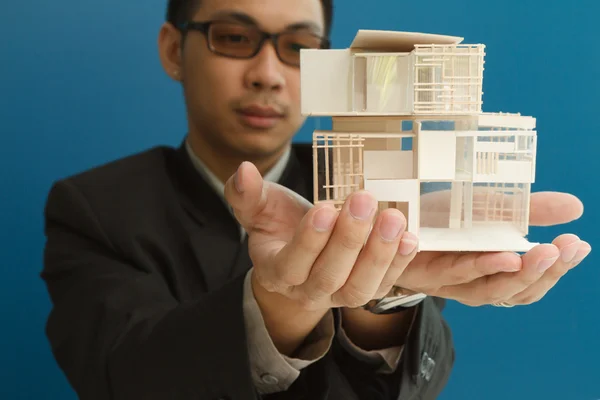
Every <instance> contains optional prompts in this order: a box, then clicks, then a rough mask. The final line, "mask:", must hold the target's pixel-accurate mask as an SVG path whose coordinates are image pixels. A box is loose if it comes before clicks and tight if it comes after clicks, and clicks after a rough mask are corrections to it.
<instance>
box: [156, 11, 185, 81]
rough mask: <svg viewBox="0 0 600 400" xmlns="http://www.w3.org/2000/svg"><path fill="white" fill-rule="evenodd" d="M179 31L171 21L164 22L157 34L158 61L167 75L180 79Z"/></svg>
mask: <svg viewBox="0 0 600 400" xmlns="http://www.w3.org/2000/svg"><path fill="white" fill-rule="evenodd" d="M181 39H182V37H181V32H180V31H179V30H178V29H177V28H175V27H174V26H173V25H172V24H171V23H168V22H166V23H164V24H163V26H162V27H161V28H160V32H159V34H158V52H159V56H160V62H161V64H162V66H163V68H164V70H165V72H166V73H167V75H168V76H170V77H171V78H173V79H174V80H176V81H181V79H182V65H183V64H182V57H181Z"/></svg>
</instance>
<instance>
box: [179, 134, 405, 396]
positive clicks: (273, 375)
mask: <svg viewBox="0 0 600 400" xmlns="http://www.w3.org/2000/svg"><path fill="white" fill-rule="evenodd" d="M186 148H187V151H188V154H189V155H190V158H191V160H192V163H193V164H194V166H195V167H196V169H197V170H198V172H199V173H200V174H201V175H202V176H203V177H204V179H205V180H206V181H207V182H208V183H209V184H210V185H211V187H212V188H213V189H214V190H215V191H216V192H217V194H218V195H219V196H220V197H221V199H222V200H223V202H224V203H225V204H226V205H227V207H228V208H229V210H230V212H232V210H231V207H230V206H229V205H228V203H227V201H226V200H225V196H224V183H223V182H221V181H220V180H219V179H218V178H217V177H216V176H215V175H214V174H213V173H212V172H211V171H210V170H209V169H208V168H207V167H206V165H205V164H204V163H203V162H202V161H201V160H200V159H199V158H198V157H197V156H196V155H195V154H194V152H193V151H192V149H191V147H190V146H189V144H188V143H187V141H186ZM290 154H291V147H288V149H287V150H286V152H285V154H284V155H283V156H282V157H281V158H280V159H279V161H278V162H277V164H276V165H275V166H274V167H273V168H271V170H269V171H268V172H267V173H266V174H265V176H264V177H263V179H264V180H266V181H271V182H277V181H278V180H279V179H280V178H281V175H282V174H283V171H284V169H285V167H286V165H287V162H288V160H289V157H290ZM232 214H233V212H232ZM245 235H246V232H245V231H244V230H243V228H241V231H240V239H241V240H243V239H244V237H245ZM251 273H252V268H251V269H250V270H249V271H248V273H247V274H246V279H245V281H244V293H243V298H244V305H243V307H244V319H245V325H246V331H247V337H248V352H249V358H250V365H251V369H252V378H253V381H254V385H255V386H256V388H257V390H258V391H259V392H260V393H261V394H268V393H274V392H281V391H285V390H287V389H288V388H289V387H290V386H291V385H292V384H293V383H294V381H295V380H296V379H297V378H298V376H299V375H300V371H301V370H302V369H303V368H306V367H307V366H309V365H310V364H312V363H314V362H316V361H318V360H319V359H321V358H322V357H323V356H325V354H327V352H328V351H329V349H330V347H331V343H332V341H333V339H334V337H335V336H336V335H337V339H338V340H339V341H340V343H341V344H342V346H344V348H345V349H346V350H347V351H349V352H350V353H351V354H353V355H354V356H355V357H357V358H358V359H360V360H364V361H366V362H371V363H383V364H382V367H380V369H379V372H380V373H392V372H394V371H395V370H396V368H397V366H398V364H399V361H400V357H401V355H402V347H401V346H398V347H392V348H388V349H382V350H376V351H366V350H363V349H361V348H359V347H358V346H356V345H355V344H354V343H352V341H351V340H350V339H349V338H348V336H347V335H346V334H345V332H344V329H343V328H342V327H341V325H340V326H338V327H337V330H336V327H335V326H334V318H333V311H330V312H328V313H327V314H326V315H325V317H323V319H322V320H321V321H320V322H319V324H318V325H317V326H316V327H315V329H314V330H313V331H312V332H311V333H310V335H309V336H308V337H307V338H306V340H305V341H304V342H303V344H302V347H301V348H299V349H298V351H297V352H296V357H294V358H291V357H288V356H286V355H283V354H281V353H279V351H278V350H277V348H276V347H275V345H274V344H273V341H272V340H271V337H270V336H269V333H268V331H267V329H266V327H265V323H264V320H263V317H262V314H261V311H260V308H259V307H258V304H257V303H256V300H255V299H254V295H253V293H252V286H251V284H250V276H251ZM339 320H341V318H339ZM336 331H337V333H336Z"/></svg>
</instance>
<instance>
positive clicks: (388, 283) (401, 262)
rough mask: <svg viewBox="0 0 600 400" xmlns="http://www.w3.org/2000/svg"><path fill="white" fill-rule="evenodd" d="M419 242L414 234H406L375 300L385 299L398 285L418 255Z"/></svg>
mask: <svg viewBox="0 0 600 400" xmlns="http://www.w3.org/2000/svg"><path fill="white" fill-rule="evenodd" d="M418 242H419V241H418V238H417V237H416V236H415V235H414V234H413V233H411V232H404V234H403V235H402V239H401V240H400V245H399V246H398V251H397V252H396V255H395V257H394V259H393V260H392V264H391V266H390V267H389V268H388V270H387V272H386V273H385V276H384V277H383V279H382V280H381V285H380V286H379V288H378V290H377V292H376V293H375V296H374V298H376V299H379V298H382V297H384V296H385V295H387V294H388V293H389V292H390V290H392V288H393V287H394V286H395V285H396V284H397V282H398V279H399V278H400V276H401V275H402V273H403V272H404V271H405V270H406V267H408V265H409V264H410V262H411V261H412V260H414V258H415V256H416V255H417V248H418Z"/></svg>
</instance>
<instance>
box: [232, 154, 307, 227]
mask: <svg viewBox="0 0 600 400" xmlns="http://www.w3.org/2000/svg"><path fill="white" fill-rule="evenodd" d="M224 192H225V198H226V200H227V202H228V203H229V204H230V205H231V207H232V209H233V212H234V214H235V216H236V218H237V220H238V221H239V223H240V225H242V227H243V228H244V229H245V230H246V231H247V232H249V233H252V232H255V231H260V232H265V233H273V232H274V231H277V233H279V234H282V233H286V234H287V237H289V238H291V236H292V235H293V232H294V230H295V229H296V227H297V224H298V222H299V221H300V220H301V219H302V217H303V216H304V214H305V213H306V212H307V211H308V210H309V209H310V208H312V207H313V205H312V204H311V203H310V202H308V201H307V200H306V199H304V198H302V197H301V196H300V195H298V194H296V193H294V192H293V191H291V190H289V189H288V188H286V187H284V186H282V185H279V184H276V183H272V182H265V181H264V180H263V178H262V176H261V175H260V172H259V171H258V169H257V168H256V166H254V164H252V163H249V162H244V163H242V164H241V165H240V166H239V168H238V170H237V171H236V173H235V174H234V175H233V176H232V177H230V178H229V179H228V180H227V182H226V183H225V189H224Z"/></svg>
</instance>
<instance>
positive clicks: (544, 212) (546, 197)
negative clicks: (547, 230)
mask: <svg viewBox="0 0 600 400" xmlns="http://www.w3.org/2000/svg"><path fill="white" fill-rule="evenodd" d="M530 209H531V211H530V214H529V223H530V224H531V225H536V226H550V225H558V224H566V223H568V222H571V221H574V220H576V219H579V218H581V216H582V215H583V203H582V202H581V201H580V200H579V199H578V198H577V197H575V196H573V195H572V194H569V193H561V192H537V193H532V194H531V206H530Z"/></svg>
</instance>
